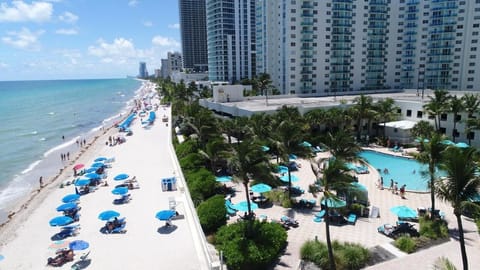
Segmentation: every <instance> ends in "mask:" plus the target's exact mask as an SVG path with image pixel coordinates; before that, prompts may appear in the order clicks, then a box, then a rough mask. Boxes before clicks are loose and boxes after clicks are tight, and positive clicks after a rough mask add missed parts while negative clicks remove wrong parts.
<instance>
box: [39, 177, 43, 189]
mask: <svg viewBox="0 0 480 270" xmlns="http://www.w3.org/2000/svg"><path fill="white" fill-rule="evenodd" d="M38 182H39V183H40V188H42V187H43V177H42V176H40V179H38Z"/></svg>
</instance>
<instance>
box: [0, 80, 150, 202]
mask: <svg viewBox="0 0 480 270" xmlns="http://www.w3.org/2000/svg"><path fill="white" fill-rule="evenodd" d="M141 84H142V82H141V81H138V80H134V79H95V80H55V81H14V82H13V81H11V82H0V123H1V125H2V126H1V128H0V149H1V153H2V154H1V155H0V210H4V211H5V208H6V207H7V206H8V205H9V204H8V203H9V202H11V201H13V200H15V199H17V198H19V197H21V196H25V195H26V194H29V193H30V191H31V190H32V188H36V187H38V178H39V177H40V176H43V177H44V178H48V177H51V176H54V175H55V174H56V173H57V172H58V171H59V169H60V168H61V167H63V165H65V164H62V162H61V159H60V153H67V152H69V153H70V156H72V155H73V154H74V153H75V152H76V151H78V150H79V148H78V147H77V145H76V140H77V139H86V140H87V141H88V139H90V138H91V137H92V136H93V134H94V133H95V132H97V131H98V130H99V129H101V128H102V127H106V126H111V124H113V123H114V121H118V120H119V119H121V118H122V115H125V114H126V113H127V110H129V105H128V104H129V103H130V102H131V100H132V99H133V98H134V96H135V92H136V90H138V89H139V88H140V87H141ZM62 136H63V137H64V138H62Z"/></svg>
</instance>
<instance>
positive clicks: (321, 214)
mask: <svg viewBox="0 0 480 270" xmlns="http://www.w3.org/2000/svg"><path fill="white" fill-rule="evenodd" d="M324 216H325V210H322V211H320V212H318V213H316V214H315V217H318V218H323V217H324Z"/></svg>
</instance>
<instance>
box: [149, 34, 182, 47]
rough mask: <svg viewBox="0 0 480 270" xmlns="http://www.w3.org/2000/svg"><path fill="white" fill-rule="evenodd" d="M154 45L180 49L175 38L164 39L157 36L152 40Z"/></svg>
mask: <svg viewBox="0 0 480 270" xmlns="http://www.w3.org/2000/svg"><path fill="white" fill-rule="evenodd" d="M152 43H153V45H156V46H161V47H168V46H170V47H175V48H177V47H180V43H179V42H178V41H176V40H175V39H173V38H168V37H162V36H155V37H153V39H152Z"/></svg>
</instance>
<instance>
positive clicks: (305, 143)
mask: <svg viewBox="0 0 480 270" xmlns="http://www.w3.org/2000/svg"><path fill="white" fill-rule="evenodd" d="M300 145H301V146H303V147H312V144H311V143H309V142H307V141H303V142H301V143H300Z"/></svg>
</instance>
